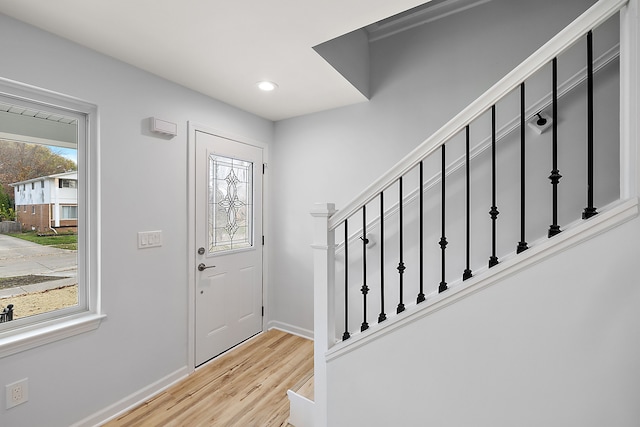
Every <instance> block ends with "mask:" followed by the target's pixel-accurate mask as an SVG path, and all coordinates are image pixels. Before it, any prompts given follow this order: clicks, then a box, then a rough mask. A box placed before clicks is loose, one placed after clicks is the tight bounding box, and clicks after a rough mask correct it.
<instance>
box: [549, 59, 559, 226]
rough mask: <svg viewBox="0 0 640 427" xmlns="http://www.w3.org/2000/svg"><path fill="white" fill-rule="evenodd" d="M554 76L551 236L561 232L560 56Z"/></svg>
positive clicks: (554, 63)
mask: <svg viewBox="0 0 640 427" xmlns="http://www.w3.org/2000/svg"><path fill="white" fill-rule="evenodd" d="M552 78H553V82H552V84H553V125H552V129H553V136H552V138H553V142H552V144H553V147H552V152H553V154H552V157H553V169H552V170H551V175H549V179H550V180H551V185H552V186H553V207H552V209H553V213H552V216H553V224H551V226H550V227H549V234H548V236H549V237H553V236H555V235H556V234H558V233H560V232H561V231H562V230H560V226H559V225H558V183H559V182H560V178H562V175H560V171H559V170H558V58H553V61H552Z"/></svg>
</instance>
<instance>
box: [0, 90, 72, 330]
mask: <svg viewBox="0 0 640 427" xmlns="http://www.w3.org/2000/svg"><path fill="white" fill-rule="evenodd" d="M10 101H11V100H5V99H4V98H0V115H2V120H1V121H0V133H2V135H3V139H0V165H2V167H1V168H0V221H3V222H4V221H6V222H11V223H13V225H12V227H11V230H12V231H11V232H10V233H8V234H1V235H0V255H1V256H0V267H2V268H0V314H2V313H3V312H4V313H5V315H3V316H0V322H1V323H5V322H9V321H11V322H12V323H11V324H13V322H15V321H16V320H19V319H23V318H27V317H31V316H35V315H41V314H47V313H54V312H57V311H58V310H63V309H67V308H72V307H78V306H79V298H78V278H77V276H78V273H77V271H78V231H79V230H78V188H77V187H78V185H77V184H78V162H77V157H78V156H77V149H78V122H77V118H74V117H63V116H62V115H61V114H60V112H59V111H55V114H54V112H52V111H49V110H48V108H50V107H47V106H44V105H43V106H42V109H41V110H38V111H36V110H35V109H34V110H33V111H31V110H28V109H25V108H24V107H20V106H19V105H12V104H10V103H9V102H10ZM19 132H20V133H19ZM80 232H82V230H80ZM17 248H20V249H19V250H18V249H17ZM9 311H10V312H11V315H8V313H9ZM3 326H9V324H7V325H3Z"/></svg>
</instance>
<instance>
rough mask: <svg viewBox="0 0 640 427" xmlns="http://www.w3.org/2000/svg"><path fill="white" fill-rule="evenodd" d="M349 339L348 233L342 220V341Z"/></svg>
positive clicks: (345, 223)
mask: <svg viewBox="0 0 640 427" xmlns="http://www.w3.org/2000/svg"><path fill="white" fill-rule="evenodd" d="M349 338H351V334H349V231H348V227H347V220H346V219H345V220H344V334H342V341H346V340H348V339H349Z"/></svg>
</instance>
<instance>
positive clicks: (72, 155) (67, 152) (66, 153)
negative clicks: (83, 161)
mask: <svg viewBox="0 0 640 427" xmlns="http://www.w3.org/2000/svg"><path fill="white" fill-rule="evenodd" d="M49 149H50V150H51V151H52V152H54V153H56V154H58V155H60V156H62V157H65V158H67V159H69V160H71V161H73V163H75V164H76V165H77V164H78V150H76V149H74V148H63V147H56V146H52V145H50V146H49Z"/></svg>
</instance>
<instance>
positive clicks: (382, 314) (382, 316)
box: [378, 192, 387, 323]
mask: <svg viewBox="0 0 640 427" xmlns="http://www.w3.org/2000/svg"><path fill="white" fill-rule="evenodd" d="M385 320H387V315H386V313H385V312H384V193H383V192H380V314H379V315H378V323H380V322H384V321H385Z"/></svg>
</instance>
